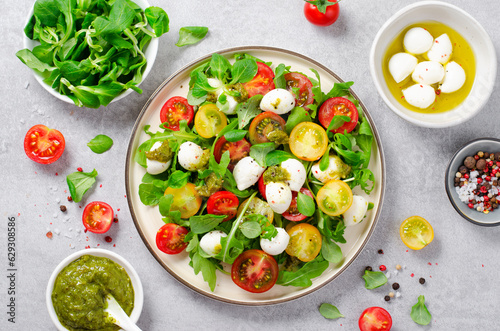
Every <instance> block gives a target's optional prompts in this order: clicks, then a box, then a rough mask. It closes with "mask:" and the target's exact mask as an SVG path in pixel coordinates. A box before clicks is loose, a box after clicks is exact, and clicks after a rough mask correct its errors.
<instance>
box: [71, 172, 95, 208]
mask: <svg viewBox="0 0 500 331" xmlns="http://www.w3.org/2000/svg"><path fill="white" fill-rule="evenodd" d="M96 177H97V171H96V170H95V169H94V170H92V172H80V171H76V172H73V173H71V174H69V175H68V176H66V182H67V183H68V188H69V193H70V194H71V198H72V199H73V201H74V202H80V201H81V200H82V198H83V195H84V194H85V193H86V192H87V191H88V190H89V188H91V187H92V186H93V185H94V183H95V178H96Z"/></svg>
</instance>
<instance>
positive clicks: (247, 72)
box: [230, 59, 258, 84]
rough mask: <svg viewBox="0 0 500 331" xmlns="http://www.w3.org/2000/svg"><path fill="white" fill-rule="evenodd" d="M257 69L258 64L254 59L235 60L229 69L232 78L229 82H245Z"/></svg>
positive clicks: (252, 76) (253, 75) (250, 78)
mask: <svg viewBox="0 0 500 331" xmlns="http://www.w3.org/2000/svg"><path fill="white" fill-rule="evenodd" d="M257 69H258V66H257V62H255V60H252V59H244V60H240V61H236V62H235V63H234V64H233V67H232V69H231V77H232V80H231V83H230V84H236V83H246V82H248V81H250V80H252V78H254V77H255V75H256V74H257Z"/></svg>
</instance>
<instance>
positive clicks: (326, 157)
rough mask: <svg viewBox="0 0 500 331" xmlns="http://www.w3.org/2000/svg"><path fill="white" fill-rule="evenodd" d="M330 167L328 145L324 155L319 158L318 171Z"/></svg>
mask: <svg viewBox="0 0 500 331" xmlns="http://www.w3.org/2000/svg"><path fill="white" fill-rule="evenodd" d="M329 165H330V145H328V147H327V148H326V151H325V154H323V156H322V157H321V160H320V161H319V170H321V171H325V170H326V169H328V166H329Z"/></svg>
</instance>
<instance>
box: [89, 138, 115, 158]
mask: <svg viewBox="0 0 500 331" xmlns="http://www.w3.org/2000/svg"><path fill="white" fill-rule="evenodd" d="M87 146H89V148H90V149H91V150H92V152H94V153H97V154H102V153H104V152H106V151H107V150H109V149H110V148H111V146H113V139H111V138H110V137H108V136H106V135H104V134H99V135H97V136H95V137H94V139H92V140H91V141H89V142H88V143H87Z"/></svg>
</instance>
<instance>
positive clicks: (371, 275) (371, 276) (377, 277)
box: [363, 270, 387, 290]
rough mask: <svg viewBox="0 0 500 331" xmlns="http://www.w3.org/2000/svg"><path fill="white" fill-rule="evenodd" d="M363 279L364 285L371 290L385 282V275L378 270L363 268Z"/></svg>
mask: <svg viewBox="0 0 500 331" xmlns="http://www.w3.org/2000/svg"><path fill="white" fill-rule="evenodd" d="M363 279H364V280H365V287H366V288H367V289H369V290H373V289H374V288H377V287H380V286H382V285H384V284H385V283H387V277H386V275H385V274H384V273H383V272H380V271H369V270H365V274H364V275H363Z"/></svg>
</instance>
